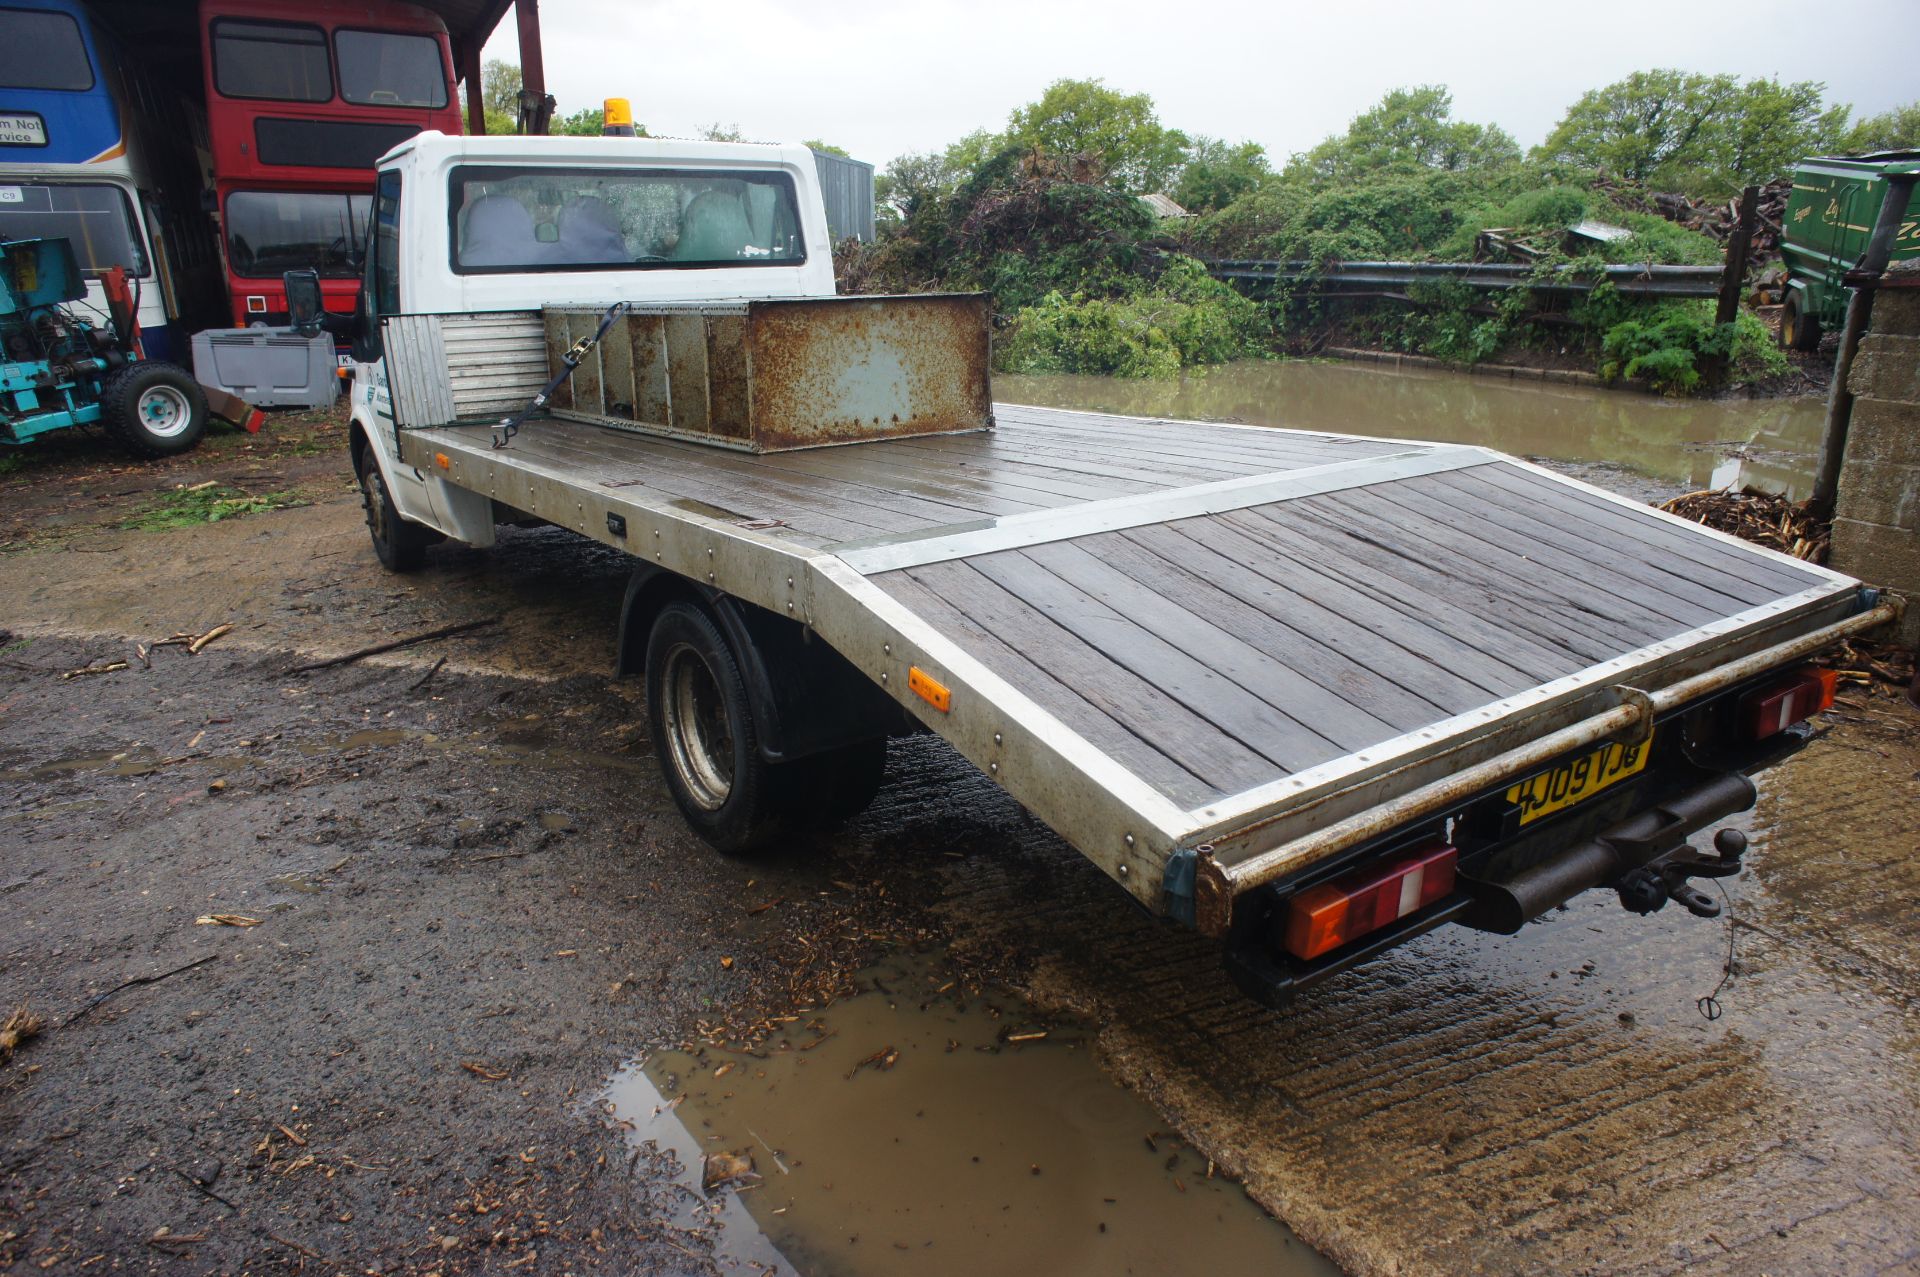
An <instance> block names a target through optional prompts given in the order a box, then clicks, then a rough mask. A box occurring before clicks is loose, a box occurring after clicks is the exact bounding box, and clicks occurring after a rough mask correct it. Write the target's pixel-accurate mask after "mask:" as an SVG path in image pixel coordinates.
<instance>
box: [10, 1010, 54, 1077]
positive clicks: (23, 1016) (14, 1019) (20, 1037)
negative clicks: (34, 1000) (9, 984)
mask: <svg viewBox="0 0 1920 1277" xmlns="http://www.w3.org/2000/svg"><path fill="white" fill-rule="evenodd" d="M46 1027H47V1022H46V1020H45V1019H44V1018H42V1017H41V1016H40V1015H39V1014H38V1013H36V1012H35V1011H34V1010H33V1009H32V1008H31V1007H29V1006H27V1005H26V1004H25V1003H24V1002H23V1003H21V1004H20V1005H19V1006H17V1007H15V1008H14V1009H13V1010H12V1011H10V1012H8V1013H7V1018H6V1019H5V1020H4V1021H0V1064H5V1063H6V1062H7V1061H8V1060H11V1059H12V1058H13V1053H14V1051H15V1050H17V1049H18V1048H19V1046H20V1044H21V1043H23V1042H25V1041H26V1040H27V1039H28V1038H31V1037H34V1036H36V1035H38V1034H39V1032H40V1030H42V1029H44V1028H46Z"/></svg>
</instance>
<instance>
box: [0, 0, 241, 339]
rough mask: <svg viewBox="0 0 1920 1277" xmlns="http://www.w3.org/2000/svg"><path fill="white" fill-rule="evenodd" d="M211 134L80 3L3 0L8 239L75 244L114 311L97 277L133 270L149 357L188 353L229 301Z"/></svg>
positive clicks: (1, 131) (95, 291)
mask: <svg viewBox="0 0 1920 1277" xmlns="http://www.w3.org/2000/svg"><path fill="white" fill-rule="evenodd" d="M196 115H198V119H196V118H195V116H196ZM196 134H197V137H196ZM204 139H205V117H204V115H203V114H199V113H198V112H197V111H196V109H195V108H194V107H193V106H192V104H191V103H189V102H187V101H185V100H181V99H178V98H177V97H175V96H173V95H161V94H158V93H156V92H155V91H154V90H153V89H152V87H151V86H150V85H148V84H147V83H145V82H144V81H143V80H142V79H140V77H139V76H138V74H137V72H136V71H135V70H134V69H133V67H132V63H131V60H130V59H129V58H127V57H125V56H121V55H120V54H119V52H118V50H116V49H114V48H112V47H110V45H109V44H108V43H107V42H105V41H104V40H103V37H102V35H101V33H100V32H99V30H98V29H97V28H96V27H95V25H94V23H93V22H92V21H91V20H90V19H89V17H88V15H87V12H86V10H85V9H84V7H83V6H82V5H81V4H80V3H78V0H0V240H16V239H34V238H49V237H56V236H58V237H64V238H66V239H68V240H69V241H71V242H72V244H73V249H74V254H75V256H76V257H77V258H78V259H79V263H80V266H81V269H82V270H83V271H85V272H86V274H87V276H88V287H87V302H88V304H89V305H91V306H94V307H96V308H97V309H99V310H100V311H101V312H103V313H104V312H105V310H106V296H105V291H104V289H103V287H102V285H101V278H100V277H101V276H102V275H103V274H104V273H105V272H106V271H108V270H110V269H111V268H113V267H115V266H122V267H125V268H126V271H127V274H128V276H129V278H130V280H131V282H132V283H133V284H134V286H135V287H136V288H137V289H138V292H139V316H140V331H141V340H142V344H143V346H144V347H145V350H146V353H147V355H148V356H149V357H150V358H159V359H170V360H174V361H176V362H180V363H188V362H190V352H189V349H188V334H189V333H191V332H192V331H193V330H195V329H197V328H199V327H201V326H203V323H202V322H201V321H203V320H204V319H205V318H206V317H207V313H208V309H207V308H208V305H209V301H210V300H211V302H212V304H213V305H214V306H216V307H217V305H218V299H219V294H218V289H219V270H220V266H219V259H218V246H217V243H216V242H215V240H214V238H213V232H212V227H211V224H210V223H209V221H208V219H207V217H206V215H205V213H204V212H202V210H201V207H200V199H201V197H200V189H201V188H200V181H199V173H198V169H199V166H198V165H197V164H196V162H195V152H196V149H202V150H203V149H204V147H205V141H204ZM214 313H215V315H216V317H217V313H218V312H217V310H216V311H215V312H214Z"/></svg>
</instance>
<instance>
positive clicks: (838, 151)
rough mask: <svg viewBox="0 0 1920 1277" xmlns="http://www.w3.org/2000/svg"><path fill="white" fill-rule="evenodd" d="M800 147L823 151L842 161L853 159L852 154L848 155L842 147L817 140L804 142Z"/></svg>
mask: <svg viewBox="0 0 1920 1277" xmlns="http://www.w3.org/2000/svg"><path fill="white" fill-rule="evenodd" d="M802 145H803V146H805V147H807V149H809V150H813V151H824V152H826V153H827V154H828V155H838V156H840V157H841V158H843V159H849V160H850V159H852V158H853V156H852V154H850V153H849V152H848V151H847V148H845V147H844V146H835V145H834V144H833V143H831V142H822V141H821V140H820V139H819V138H815V139H813V140H812V141H811V142H804V143H802Z"/></svg>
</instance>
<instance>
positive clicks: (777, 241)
mask: <svg viewBox="0 0 1920 1277" xmlns="http://www.w3.org/2000/svg"><path fill="white" fill-rule="evenodd" d="M449 185H450V189H449V192H448V196H449V198H448V203H449V206H450V208H451V210H452V217H453V245H454V252H453V266H454V269H455V270H456V271H458V272H460V273H462V274H475V273H486V272H493V271H542V270H645V269H674V268H693V269H698V268H703V267H704V268H711V267H721V266H729V267H731V266H789V265H793V264H796V263H798V262H803V261H805V260H806V257H807V253H806V245H805V243H804V242H803V241H802V239H801V235H800V218H799V214H798V211H797V209H796V206H795V202H794V194H793V182H792V180H791V179H790V178H788V177H787V176H786V174H784V173H753V172H728V171H699V170H687V169H648V168H638V167H635V168H620V169H556V168H524V169H520V168H507V167H488V168H474V167H463V168H457V169H455V170H454V171H453V175H452V177H451V178H450V179H449Z"/></svg>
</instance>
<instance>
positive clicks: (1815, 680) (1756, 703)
mask: <svg viewBox="0 0 1920 1277" xmlns="http://www.w3.org/2000/svg"><path fill="white" fill-rule="evenodd" d="M1839 685H1840V675H1839V672H1838V671H1835V670H1822V669H1813V668H1811V667H1809V668H1805V669H1798V670H1795V671H1794V672H1793V673H1791V674H1789V675H1787V677H1785V678H1783V679H1781V680H1780V681H1778V682H1775V683H1769V684H1767V685H1766V686H1765V687H1760V688H1755V689H1754V690H1753V691H1751V692H1748V693H1747V694H1746V695H1745V696H1743V697H1741V698H1740V721H1741V722H1742V723H1744V724H1746V728H1747V734H1748V735H1749V736H1751V737H1753V739H1755V740H1765V739H1766V738H1767V737H1769V736H1777V735H1778V734H1780V733H1781V732H1784V731H1786V730H1787V729H1788V728H1789V727H1792V726H1793V725H1794V724H1795V723H1798V722H1802V721H1803V720H1805V719H1808V718H1811V717H1813V716H1814V715H1815V714H1818V713H1819V712H1820V711H1821V710H1823V709H1831V708H1833V694H1834V691H1835V689H1836V688H1838V687H1839Z"/></svg>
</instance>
